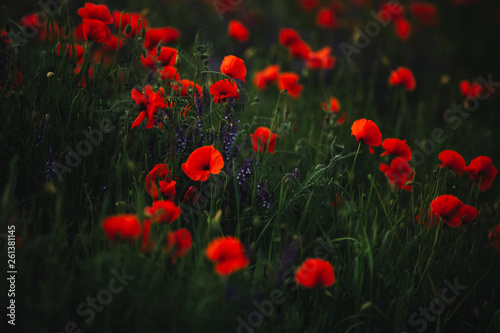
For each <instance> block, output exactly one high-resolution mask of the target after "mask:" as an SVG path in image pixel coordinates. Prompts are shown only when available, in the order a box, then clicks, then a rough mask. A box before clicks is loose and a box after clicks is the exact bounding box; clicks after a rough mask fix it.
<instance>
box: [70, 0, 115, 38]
mask: <svg viewBox="0 0 500 333" xmlns="http://www.w3.org/2000/svg"><path fill="white" fill-rule="evenodd" d="M78 15H80V17H81V18H82V25H81V29H82V32H83V37H84V38H85V39H86V40H88V41H94V42H98V43H106V42H107V41H109V39H110V38H111V30H110V29H109V26H108V25H110V24H113V21H114V20H113V17H112V16H111V13H110V11H109V9H108V7H106V6H105V5H94V4H93V3H85V7H83V8H80V9H78Z"/></svg>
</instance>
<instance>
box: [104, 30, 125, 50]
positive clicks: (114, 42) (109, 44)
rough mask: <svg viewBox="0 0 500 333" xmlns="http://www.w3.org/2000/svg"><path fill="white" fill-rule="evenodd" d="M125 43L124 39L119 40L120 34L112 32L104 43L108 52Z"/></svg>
mask: <svg viewBox="0 0 500 333" xmlns="http://www.w3.org/2000/svg"><path fill="white" fill-rule="evenodd" d="M123 43H124V42H123V40H118V36H115V35H113V34H112V35H111V37H109V39H108V40H107V41H106V42H104V43H102V44H103V45H104V46H105V47H104V50H105V51H106V52H116V51H117V50H118V49H120V48H121V47H122V46H123Z"/></svg>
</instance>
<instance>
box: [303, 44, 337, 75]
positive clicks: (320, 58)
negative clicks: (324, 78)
mask: <svg viewBox="0 0 500 333" xmlns="http://www.w3.org/2000/svg"><path fill="white" fill-rule="evenodd" d="M331 51H332V49H331V48H330V47H329V46H326V47H324V48H322V49H321V50H318V51H316V52H311V53H310V55H309V59H307V61H306V65H307V67H309V68H313V69H319V68H321V69H332V68H333V67H334V66H335V61H336V59H335V57H334V56H332V55H330V53H331Z"/></svg>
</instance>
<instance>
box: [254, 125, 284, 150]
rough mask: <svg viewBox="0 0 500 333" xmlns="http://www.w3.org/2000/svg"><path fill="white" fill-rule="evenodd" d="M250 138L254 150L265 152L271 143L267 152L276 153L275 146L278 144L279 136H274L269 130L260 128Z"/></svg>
mask: <svg viewBox="0 0 500 333" xmlns="http://www.w3.org/2000/svg"><path fill="white" fill-rule="evenodd" d="M269 136H271V137H269ZM250 137H251V138H252V143H253V150H255V151H258V152H263V151H265V150H266V149H267V148H268V143H269V148H268V149H267V151H269V152H270V153H271V154H274V153H275V151H274V145H275V143H276V138H277V137H278V135H276V134H273V133H272V132H271V130H270V129H269V128H267V127H259V128H257V129H256V130H255V132H254V133H253V134H250Z"/></svg>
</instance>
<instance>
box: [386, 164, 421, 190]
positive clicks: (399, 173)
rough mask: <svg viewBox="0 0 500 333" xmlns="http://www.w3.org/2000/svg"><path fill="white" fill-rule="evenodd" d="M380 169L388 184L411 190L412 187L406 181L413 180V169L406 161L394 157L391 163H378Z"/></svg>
mask: <svg viewBox="0 0 500 333" xmlns="http://www.w3.org/2000/svg"><path fill="white" fill-rule="evenodd" d="M380 171H382V172H383V173H384V174H385V176H386V177H387V178H388V179H389V184H391V185H393V184H394V183H396V186H397V187H398V188H399V189H400V190H401V189H404V190H405V191H410V192H411V191H412V189H413V187H412V186H411V185H408V183H410V182H412V181H413V178H414V177H415V171H414V170H413V169H412V168H411V167H410V165H409V164H408V162H407V161H406V160H405V159H404V158H401V157H396V158H395V159H393V160H392V162H391V165H390V166H388V165H387V164H384V163H380Z"/></svg>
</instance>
